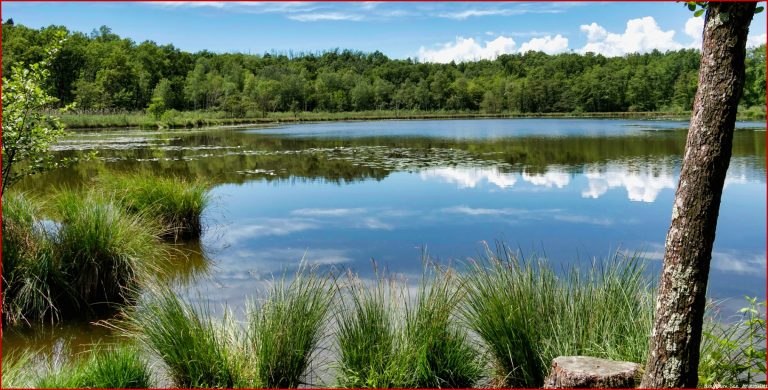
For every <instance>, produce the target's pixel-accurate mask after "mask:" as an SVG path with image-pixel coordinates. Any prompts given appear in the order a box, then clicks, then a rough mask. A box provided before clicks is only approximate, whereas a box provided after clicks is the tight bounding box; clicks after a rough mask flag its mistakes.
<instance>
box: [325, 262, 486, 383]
mask: <svg viewBox="0 0 768 390" xmlns="http://www.w3.org/2000/svg"><path fill="white" fill-rule="evenodd" d="M348 280H349V283H347V284H346V285H345V286H343V287H341V289H342V291H343V290H348V291H343V292H342V297H343V298H342V300H343V301H342V305H343V306H342V310H341V311H340V312H339V313H338V315H337V322H338V325H339V329H338V331H337V334H336V340H337V344H338V349H339V354H340V361H339V371H338V375H337V382H338V383H339V385H340V386H342V387H373V388H381V387H400V388H403V387H421V388H424V387H427V388H437V387H459V388H461V387H471V386H472V385H474V384H475V383H476V382H477V381H478V379H479V378H480V376H481V374H482V370H483V364H482V361H481V356H482V354H481V352H480V351H479V350H477V349H476V348H474V347H473V346H472V343H471V342H470V340H469V339H468V335H467V334H466V331H465V329H464V328H462V327H460V326H459V324H458V323H457V321H456V318H454V311H455V309H456V308H457V305H458V304H459V303H460V299H461V290H460V289H459V286H458V285H457V284H456V278H455V274H454V272H453V271H452V270H439V269H437V268H436V267H432V266H429V267H427V268H425V270H424V274H423V275H422V278H421V282H420V288H419V290H418V293H417V296H416V297H415V299H416V300H415V302H414V304H413V306H408V305H407V304H406V305H405V306H404V307H402V308H400V309H399V308H398V306H399V304H401V303H402V302H404V301H405V302H407V301H409V300H410V297H408V296H407V295H404V292H405V291H406V290H404V289H402V288H398V287H397V286H396V284H394V283H393V282H392V281H389V282H387V281H386V280H385V279H384V278H380V277H378V276H377V279H376V281H375V283H376V284H375V285H373V286H366V285H365V284H364V283H363V282H362V281H360V280H359V279H357V278H356V277H355V276H353V275H349V277H348Z"/></svg>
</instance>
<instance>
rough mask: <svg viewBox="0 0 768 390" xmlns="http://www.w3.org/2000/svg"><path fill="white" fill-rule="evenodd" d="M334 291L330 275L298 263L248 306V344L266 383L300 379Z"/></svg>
mask: <svg viewBox="0 0 768 390" xmlns="http://www.w3.org/2000/svg"><path fill="white" fill-rule="evenodd" d="M333 297H334V291H333V290H332V289H331V288H330V278H329V277H324V276H321V275H319V274H318V273H317V268H316V267H311V266H307V265H305V264H302V266H301V267H300V268H299V270H298V271H297V272H296V274H295V276H294V278H293V280H291V281H290V282H289V281H287V280H286V275H283V276H282V278H281V279H280V280H278V281H276V282H275V283H274V285H273V287H272V288H271V290H270V294H269V296H268V297H267V298H266V300H264V301H262V302H261V303H260V304H258V305H257V304H254V305H252V308H251V310H250V314H249V324H248V333H249V338H248V340H249V345H248V348H249V350H250V351H252V352H253V353H254V355H255V356H254V359H255V361H256V364H257V368H256V372H257V373H258V377H259V380H260V383H261V384H262V385H263V386H265V387H272V388H275V387H276V388H287V387H298V386H299V385H301V384H304V383H305V381H304V379H305V378H306V376H307V375H308V374H309V372H308V371H309V367H310V362H311V361H312V358H313V357H314V356H315V353H316V351H317V350H318V347H319V345H320V342H321V340H322V338H323V337H324V330H325V325H326V320H327V317H328V314H329V311H330V308H331V302H332V300H333Z"/></svg>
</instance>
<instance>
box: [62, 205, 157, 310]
mask: <svg viewBox="0 0 768 390" xmlns="http://www.w3.org/2000/svg"><path fill="white" fill-rule="evenodd" d="M53 209H54V212H55V214H56V215H57V216H58V217H59V218H60V220H61V227H60V228H59V230H58V232H57V235H56V247H57V253H58V257H59V259H60V262H61V267H62V272H63V273H65V274H66V275H68V277H69V286H70V288H71V289H72V290H73V292H74V294H75V295H76V296H77V297H78V299H79V300H80V301H81V302H84V303H86V304H88V305H90V307H91V308H92V309H96V308H97V306H105V305H106V306H108V307H109V306H111V305H112V304H114V303H118V304H119V303H124V302H126V301H127V300H130V297H131V296H132V295H133V294H134V293H135V290H136V287H138V284H139V282H140V281H141V280H143V279H144V276H146V275H149V274H152V273H154V270H155V269H156V267H155V265H154V260H153V259H154V258H155V257H158V256H162V255H163V249H162V248H161V246H160V245H159V244H160V242H159V240H158V236H159V235H160V233H161V231H162V230H161V229H160V228H159V227H157V226H156V225H155V224H153V223H152V222H151V221H150V220H149V219H148V218H145V217H144V216H143V215H132V214H128V213H126V212H125V211H123V210H122V209H121V208H120V207H118V206H117V205H116V204H115V202H114V201H113V199H112V198H111V197H110V196H109V195H105V194H104V193H101V192H96V191H91V192H87V193H80V192H73V191H63V192H61V193H59V194H58V195H57V196H56V198H55V201H54V205H53Z"/></svg>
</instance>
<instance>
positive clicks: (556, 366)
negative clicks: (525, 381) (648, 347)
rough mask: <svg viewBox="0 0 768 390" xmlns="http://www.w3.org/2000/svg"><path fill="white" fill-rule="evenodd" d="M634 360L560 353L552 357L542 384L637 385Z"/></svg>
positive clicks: (552, 386) (555, 386) (638, 373)
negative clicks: (549, 368) (550, 369)
mask: <svg viewBox="0 0 768 390" xmlns="http://www.w3.org/2000/svg"><path fill="white" fill-rule="evenodd" d="M641 376H642V372H641V367H640V365H639V364H637V363H632V362H620V361H616V360H607V359H598V358H594V357H589V356H560V357H556V358H555V359H554V360H552V371H551V372H550V373H549V376H548V377H547V379H545V380H544V388H548V389H563V388H575V387H581V388H598V387H599V388H632V387H637V386H639V385H640V378H641Z"/></svg>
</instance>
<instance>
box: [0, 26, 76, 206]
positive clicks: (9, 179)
mask: <svg viewBox="0 0 768 390" xmlns="http://www.w3.org/2000/svg"><path fill="white" fill-rule="evenodd" d="M4 27H5V26H4ZM63 39H64V35H63V34H56V35H55V37H54V41H53V42H52V43H51V44H50V45H49V46H48V47H46V48H45V50H44V52H45V58H46V59H44V60H42V61H41V62H38V63H34V64H32V65H30V66H28V67H27V66H25V65H24V64H23V63H19V64H17V65H16V66H13V67H11V70H10V76H9V77H8V78H6V77H3V80H2V81H3V93H2V96H3V115H2V116H3V121H2V122H3V169H2V193H5V190H6V188H7V187H8V186H10V185H12V184H13V183H16V182H17V181H19V180H21V179H22V178H24V177H26V176H29V175H33V174H35V173H38V172H41V171H44V170H47V169H50V168H52V167H55V166H56V162H55V161H54V160H53V156H52V155H51V153H50V152H49V149H50V147H51V145H52V144H53V143H55V142H56V141H57V140H58V139H59V138H61V137H62V136H63V135H64V127H63V126H62V124H61V122H60V121H59V120H58V118H56V117H54V116H50V115H46V114H45V113H44V112H43V110H44V109H46V108H48V107H50V106H51V105H53V103H54V102H56V101H57V100H58V99H57V98H55V97H53V96H51V95H50V94H49V93H48V92H47V91H46V90H45V87H46V85H47V82H48V79H49V75H50V71H49V69H48V68H49V67H50V62H49V61H50V58H51V57H54V56H56V54H57V53H58V52H59V50H60V47H61V44H62V41H63ZM5 74H8V73H5Z"/></svg>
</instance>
